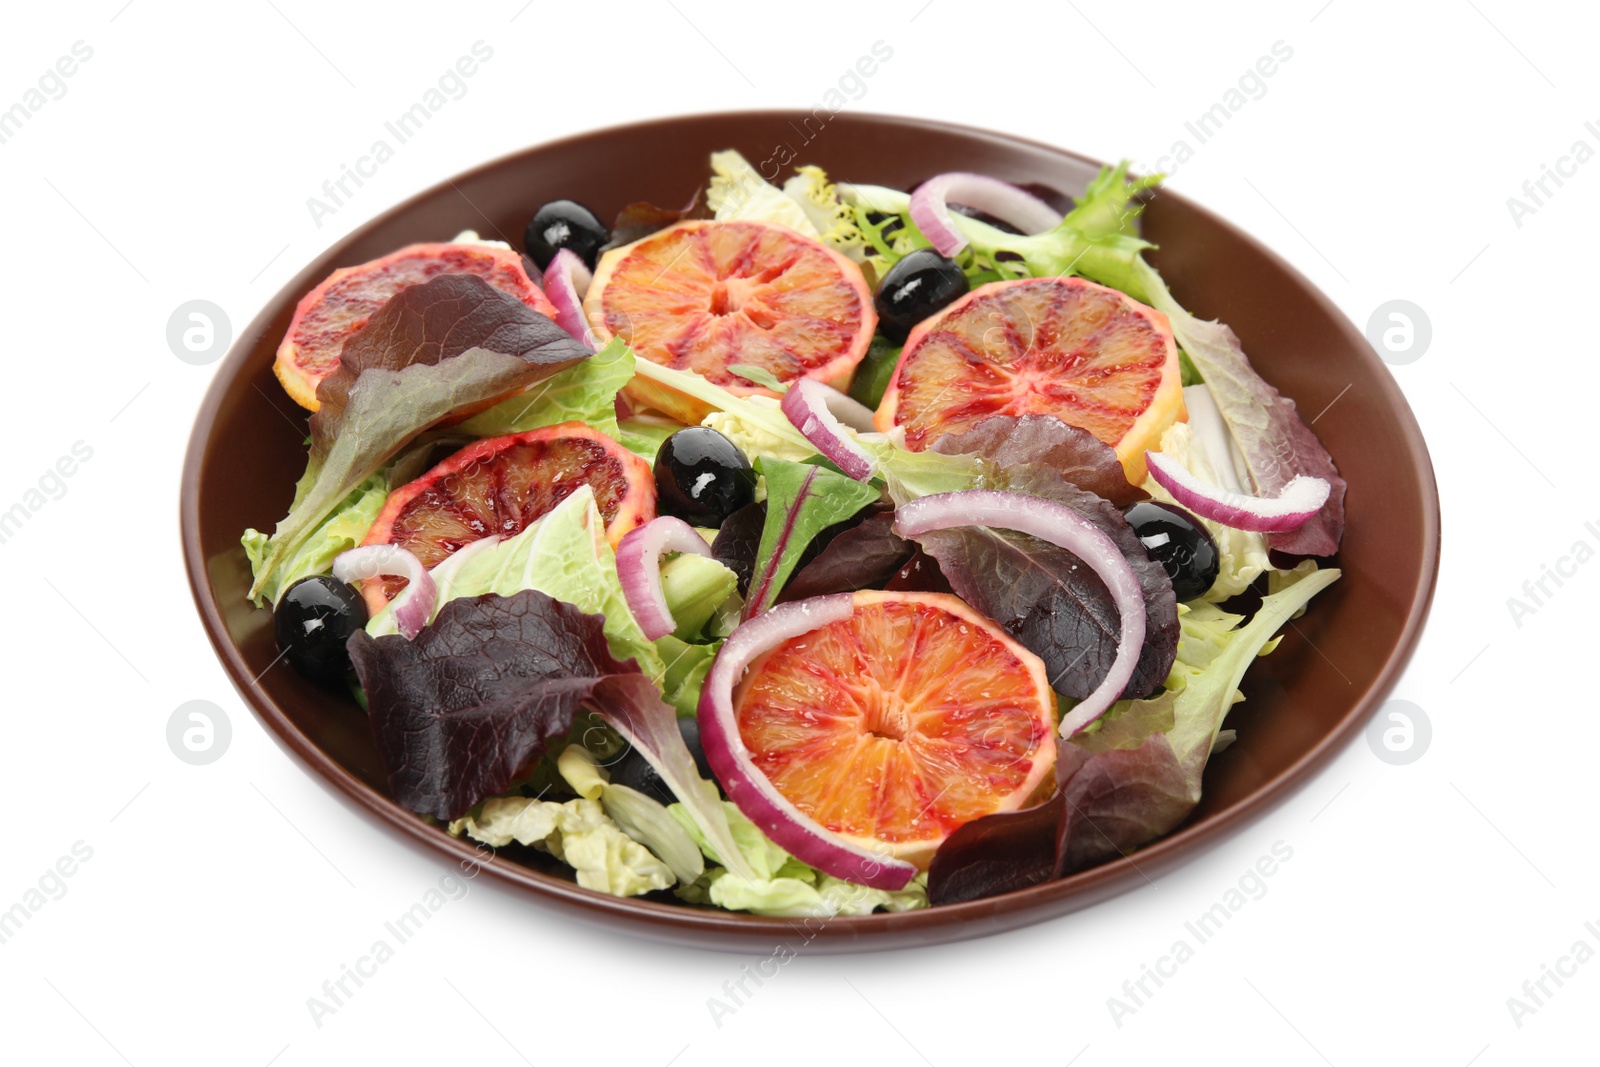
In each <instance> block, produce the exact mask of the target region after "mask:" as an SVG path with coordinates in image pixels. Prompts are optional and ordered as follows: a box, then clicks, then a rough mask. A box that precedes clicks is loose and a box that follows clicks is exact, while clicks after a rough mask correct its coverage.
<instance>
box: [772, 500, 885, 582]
mask: <svg viewBox="0 0 1600 1067" xmlns="http://www.w3.org/2000/svg"><path fill="white" fill-rule="evenodd" d="M865 514H866V518H864V519H862V520H861V521H860V522H858V523H856V524H855V525H854V526H851V527H849V528H848V529H845V530H842V531H840V532H839V533H838V534H837V535H835V536H833V537H831V538H830V539H829V540H828V541H827V542H826V544H824V545H823V546H822V548H821V550H820V551H818V552H817V553H816V555H815V557H814V558H812V559H811V560H810V561H809V562H805V561H802V562H801V565H800V567H799V569H797V570H796V571H795V573H794V577H792V578H790V579H789V584H787V585H785V586H784V587H783V593H782V594H781V595H780V596H779V597H778V601H779V603H783V602H786V601H790V600H804V599H806V598H808V597H814V596H826V595H827V594H829V593H853V592H855V591H856V590H858V589H870V588H876V587H880V586H882V585H883V584H884V583H885V582H887V581H888V580H889V579H891V578H893V577H894V576H895V574H896V573H897V572H898V571H899V570H900V568H901V567H904V566H905V565H906V563H907V562H909V561H910V559H911V557H912V555H913V553H915V551H916V545H915V544H913V543H912V542H910V541H907V540H906V539H905V538H903V537H901V536H900V535H899V534H897V533H895V532H894V528H893V527H894V509H893V508H891V507H888V506H886V505H885V506H881V507H878V508H876V509H874V508H869V509H868V513H865ZM823 532H824V533H826V532H827V531H823ZM818 540H819V541H820V540H821V535H819V536H818Z"/></svg>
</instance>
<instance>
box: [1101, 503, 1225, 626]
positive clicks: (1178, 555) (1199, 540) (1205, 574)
mask: <svg viewBox="0 0 1600 1067" xmlns="http://www.w3.org/2000/svg"><path fill="white" fill-rule="evenodd" d="M1122 514H1123V516H1124V517H1125V518H1126V519H1127V520H1128V525H1129V526H1132V527H1133V532H1134V535H1135V536H1137V537H1138V538H1139V542H1140V543H1141V544H1142V545H1144V550H1145V552H1146V553H1147V554H1148V555H1149V556H1150V558H1151V559H1153V560H1155V561H1156V562H1157V563H1159V564H1161V566H1162V567H1164V568H1165V569H1166V572H1167V577H1168V578H1171V579H1172V591H1173V592H1174V593H1176V594H1177V597H1178V600H1179V601H1180V602H1181V601H1185V600H1193V599H1195V598H1196V597H1198V596H1203V595H1205V592H1206V590H1208V589H1210V588H1211V586H1212V584H1213V583H1214V582H1216V580H1217V572H1218V571H1220V570H1221V569H1222V557H1221V554H1220V553H1218V552H1217V543H1216V542H1215V541H1213V540H1212V539H1211V535H1210V534H1209V533H1207V532H1206V528H1205V527H1204V526H1203V525H1201V523H1200V520H1199V519H1197V518H1195V517H1194V516H1193V515H1191V514H1189V513H1188V512H1187V511H1184V510H1183V509H1182V508H1180V507H1176V506H1174V505H1172V504H1159V503H1157V502H1156V501H1154V500H1144V501H1141V502H1139V503H1137V504H1134V505H1133V506H1131V507H1129V508H1127V509H1125V510H1124V511H1123V513H1122Z"/></svg>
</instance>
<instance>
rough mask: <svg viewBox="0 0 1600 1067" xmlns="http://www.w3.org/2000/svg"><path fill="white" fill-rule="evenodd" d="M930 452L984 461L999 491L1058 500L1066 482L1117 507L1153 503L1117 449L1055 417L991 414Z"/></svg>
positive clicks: (948, 436) (939, 442)
mask: <svg viewBox="0 0 1600 1067" xmlns="http://www.w3.org/2000/svg"><path fill="white" fill-rule="evenodd" d="M932 451H934V452H942V453H944V454H945V455H959V454H962V453H969V454H975V455H979V456H981V457H983V458H984V459H985V460H987V461H988V463H989V466H990V469H991V470H992V471H994V472H995V473H994V478H993V481H994V483H995V484H994V485H993V486H992V488H995V489H1010V490H1012V491H1013V492H1018V493H1028V494H1029V495H1031V496H1042V497H1045V498H1047V499H1051V500H1054V499H1056V497H1055V494H1054V492H1053V489H1054V487H1055V486H1056V485H1058V484H1059V483H1060V482H1066V483H1068V484H1069V485H1073V486H1076V487H1077V488H1079V489H1083V490H1086V491H1087V492H1090V493H1093V494H1095V495H1096V496H1100V497H1104V498H1105V499H1107V500H1109V501H1111V502H1112V503H1113V504H1115V505H1117V506H1118V507H1127V506H1128V505H1129V504H1137V503H1138V502H1139V501H1141V500H1148V499H1149V498H1150V496H1149V494H1148V493H1146V492H1145V491H1144V490H1143V489H1140V488H1139V487H1138V486H1136V485H1130V484H1129V482H1128V477H1127V474H1126V472H1125V471H1124V470H1123V467H1122V462H1121V460H1119V459H1117V453H1116V450H1115V449H1114V448H1112V447H1111V446H1110V445H1108V444H1106V443H1105V442H1104V441H1102V440H1100V439H1099V438H1098V437H1096V436H1095V435H1094V434H1092V433H1090V432H1089V431H1088V430H1085V429H1082V428H1080V427H1077V426H1069V425H1067V424H1066V423H1064V422H1062V421H1061V420H1060V419H1058V418H1056V417H1055V416H1054V415H1023V416H1020V417H1018V416H1015V415H991V416H990V417H989V418H987V419H984V420H983V421H982V422H979V423H978V424H977V425H975V426H973V427H972V428H971V429H969V430H966V431H964V432H962V433H958V434H945V435H943V436H941V437H939V438H938V439H937V440H935V441H934V443H933V446H932Z"/></svg>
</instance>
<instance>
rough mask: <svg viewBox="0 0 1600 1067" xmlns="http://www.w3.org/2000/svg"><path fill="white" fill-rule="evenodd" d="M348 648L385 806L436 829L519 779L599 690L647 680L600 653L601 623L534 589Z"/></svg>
mask: <svg viewBox="0 0 1600 1067" xmlns="http://www.w3.org/2000/svg"><path fill="white" fill-rule="evenodd" d="M348 647H349V651H350V661H351V663H352V664H353V665H354V667H355V670H356V675H357V677H359V678H360V679H361V685H362V687H363V688H364V689H365V690H366V694H367V706H368V717H369V719H370V721H371V725H372V735H373V739H374V740H375V741H376V742H377V746H378V755H379V758H380V759H381V760H382V762H383V766H384V770H385V771H386V772H387V774H388V776H389V786H390V789H391V791H392V792H393V794H394V798H395V799H396V800H397V801H399V802H400V803H401V804H403V805H405V807H406V808H407V809H408V810H410V811H415V812H418V813H420V814H423V815H432V816H434V817H436V818H439V819H446V820H448V819H455V818H459V817H460V816H461V815H462V814H464V813H465V812H466V811H467V810H469V809H470V808H471V807H472V806H473V805H475V804H477V803H479V802H480V801H483V800H486V799H487V798H489V797H492V796H498V795H500V794H502V793H504V792H505V791H506V790H507V789H509V788H510V787H511V785H512V784H513V783H514V782H515V781H517V780H518V779H519V778H520V777H522V776H524V775H526V774H527V773H528V771H529V770H530V768H531V766H532V764H533V761H534V760H535V759H536V758H537V757H538V756H539V755H541V754H542V753H543V752H544V750H545V748H546V746H547V745H548V744H549V742H550V741H551V739H553V738H557V737H564V736H566V735H567V733H568V732H570V731H571V729H572V721H573V717H574V716H575V715H576V714H577V712H578V709H579V708H580V707H581V706H583V705H584V704H586V703H588V702H590V701H593V702H595V703H596V704H599V705H603V704H604V702H605V699H606V697H607V696H608V695H613V696H614V695H616V694H615V693H614V692H612V691H611V690H612V689H613V686H612V685H611V684H608V683H615V682H616V680H617V679H621V678H626V677H629V676H636V677H638V678H642V679H643V680H644V681H645V683H646V684H647V685H648V684H649V682H650V680H649V679H648V678H646V677H645V676H644V675H643V674H640V673H639V671H638V667H637V665H636V664H635V663H634V661H633V660H631V659H630V660H626V661H619V660H617V659H616V658H615V657H613V656H612V655H611V650H610V645H609V644H608V643H607V641H606V636H605V630H604V619H603V618H602V617H601V616H599V615H590V614H586V613H585V612H583V611H582V610H580V609H579V608H577V607H574V606H573V605H571V604H567V603H564V602H562V601H559V600H556V599H554V598H552V597H549V596H547V595H545V594H544V593H541V592H539V591H538V590H534V589H528V590H524V591H522V592H520V593H516V594H515V595H513V596H509V597H502V596H497V595H495V594H493V593H485V594H484V595H482V596H477V597H461V598H457V599H455V600H451V601H448V602H446V603H445V605H444V607H442V608H440V609H439V614H438V616H437V617H436V618H435V619H434V621H433V623H432V624H431V625H429V626H426V627H424V628H423V630H422V632H421V633H419V634H418V635H417V637H416V639H415V640H412V641H408V640H406V639H405V638H404V637H401V636H399V635H393V634H391V635H388V636H384V637H378V638H373V637H369V636H368V635H367V634H366V632H365V631H362V630H357V631H356V632H355V633H354V634H352V635H351V636H350V641H349V645H348ZM620 684H621V685H624V686H625V685H627V684H628V683H626V682H623V683H620ZM652 688H653V687H652ZM656 699H657V700H659V699H660V695H659V694H657V696H656ZM596 710H600V708H598V707H597V708H596Z"/></svg>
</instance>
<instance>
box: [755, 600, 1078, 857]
mask: <svg viewBox="0 0 1600 1067" xmlns="http://www.w3.org/2000/svg"><path fill="white" fill-rule="evenodd" d="M854 604H855V610H854V612H853V613H852V615H851V616H850V617H849V618H847V619H843V620H840V621H839V622H836V623H831V624H829V625H827V626H824V627H822V628H820V629H817V630H813V631H812V632H810V633H808V634H804V635H802V636H800V637H797V638H793V639H791V640H789V641H787V642H785V643H783V644H781V645H779V646H777V647H776V648H774V649H772V650H771V651H769V652H767V653H766V654H765V655H763V656H762V657H761V658H759V659H757V660H756V661H755V662H754V663H752V664H751V665H750V668H749V670H748V671H747V672H746V674H745V679H744V682H743V683H742V685H741V686H740V688H739V691H738V692H737V693H736V694H735V697H734V709H735V717H736V721H737V723H738V728H739V736H740V739H741V740H743V742H744V744H745V746H746V747H747V748H748V749H749V750H750V753H751V756H752V758H753V759H754V761H755V764H756V766H757V767H758V768H759V769H760V770H761V771H762V773H764V774H765V775H766V776H767V777H768V779H769V780H770V781H771V782H772V784H773V786H774V787H775V788H776V789H777V790H778V792H780V793H782V794H783V795H784V796H785V797H786V798H788V800H789V801H790V802H791V803H793V804H794V805H795V806H796V807H798V808H799V809H800V810H801V811H803V812H804V813H805V814H807V815H809V816H810V817H811V818H813V819H815V820H817V822H819V823H821V824H822V825H823V826H825V827H827V828H828V829H829V830H832V831H834V832H835V833H838V834H841V835H843V836H844V837H846V838H848V839H850V840H851V841H852V842H853V843H855V844H859V845H864V846H867V847H875V848H881V849H886V850H887V851H888V852H889V853H890V854H891V855H894V856H896V857H899V858H901V859H905V860H908V861H910V862H912V863H915V864H916V865H918V866H919V867H921V868H923V869H926V868H927V865H928V862H929V860H931V859H932V858H933V853H934V851H935V850H936V849H937V848H938V847H939V844H940V843H941V842H943V841H944V839H945V838H947V837H948V836H950V834H952V833H953V832H955V830H956V829H957V828H958V827H960V826H963V825H965V824H966V823H969V822H971V821H972V820H974V819H977V818H980V817H982V816H984V815H990V814H993V813H995V812H999V811H1013V810H1016V809H1017V808H1020V807H1024V806H1026V805H1027V804H1028V803H1030V802H1032V801H1034V800H1036V799H1039V798H1040V796H1041V795H1042V794H1044V793H1048V791H1049V789H1050V788H1052V787H1053V785H1054V778H1053V776H1052V774H1051V772H1052V770H1053V768H1054V766H1055V754H1056V748H1055V696H1054V694H1053V693H1052V692H1051V691H1050V686H1049V682H1048V680H1047V679H1046V676H1045V669H1044V664H1043V663H1042V662H1041V661H1040V660H1039V658H1038V657H1037V656H1035V655H1033V653H1031V652H1029V651H1027V650H1026V649H1025V648H1023V647H1022V646H1021V645H1019V644H1017V643H1016V642H1015V641H1013V640H1012V639H1011V638H1010V637H1009V636H1008V635H1007V634H1006V633H1005V632H1004V631H1003V630H1001V629H1000V628H999V627H998V626H996V625H995V624H994V623H992V622H990V621H989V620H988V619H985V618H984V617H983V616H981V615H979V614H978V613H977V612H975V611H973V610H972V609H971V608H969V607H968V606H967V605H966V604H965V603H963V602H962V601H961V600H960V599H958V598H956V597H954V596H950V595H949V594H946V593H891V592H878V591H864V592H860V593H856V594H855V595H854Z"/></svg>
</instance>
